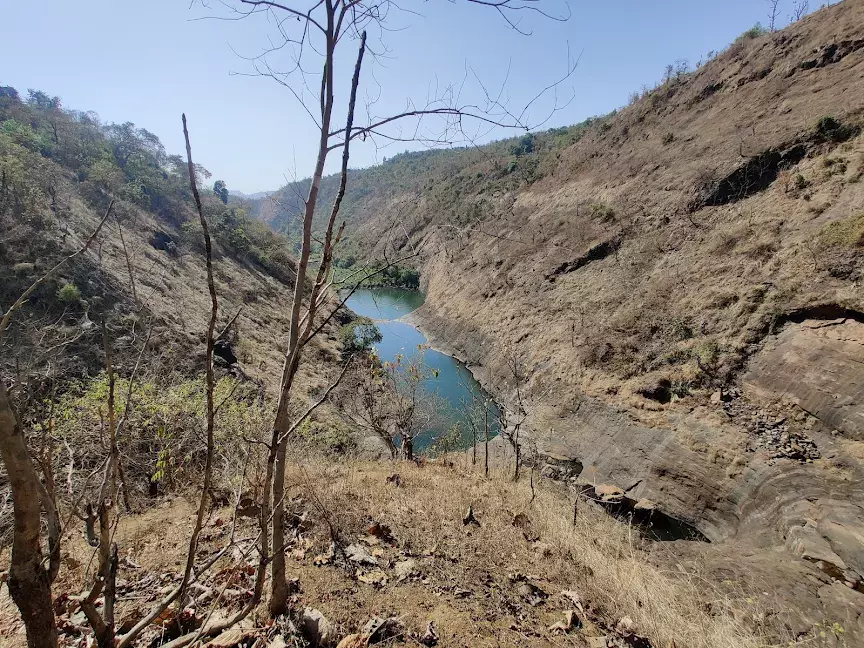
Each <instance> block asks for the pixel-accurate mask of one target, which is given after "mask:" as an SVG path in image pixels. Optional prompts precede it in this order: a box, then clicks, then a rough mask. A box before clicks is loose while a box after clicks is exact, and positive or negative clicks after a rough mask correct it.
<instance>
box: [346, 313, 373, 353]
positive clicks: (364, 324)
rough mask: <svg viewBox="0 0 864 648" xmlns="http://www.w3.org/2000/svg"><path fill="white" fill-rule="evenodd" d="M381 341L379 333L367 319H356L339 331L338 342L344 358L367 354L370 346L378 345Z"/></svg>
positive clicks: (370, 348)
mask: <svg viewBox="0 0 864 648" xmlns="http://www.w3.org/2000/svg"><path fill="white" fill-rule="evenodd" d="M382 339H383V338H382V337H381V331H380V330H379V329H378V327H377V326H375V322H373V321H372V320H371V319H369V318H368V317H358V318H357V319H355V320H354V321H353V322H349V323H348V324H345V325H344V326H343V327H342V328H341V329H339V341H340V342H341V344H342V352H343V353H344V354H345V355H346V356H351V355H354V354H357V353H368V352H369V351H371V350H372V345H373V344H378V343H379V342H380V341H381V340H382Z"/></svg>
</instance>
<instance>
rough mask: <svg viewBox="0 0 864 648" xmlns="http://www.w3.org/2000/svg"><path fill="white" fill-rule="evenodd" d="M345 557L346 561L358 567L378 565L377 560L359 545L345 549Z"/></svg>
mask: <svg viewBox="0 0 864 648" xmlns="http://www.w3.org/2000/svg"><path fill="white" fill-rule="evenodd" d="M345 555H346V556H347V557H348V560H350V561H351V562H353V563H357V564H358V565H371V566H377V565H378V559H377V558H375V556H373V555H372V554H371V553H369V550H368V549H366V547H364V546H363V545H361V544H352V545H348V546H347V547H345Z"/></svg>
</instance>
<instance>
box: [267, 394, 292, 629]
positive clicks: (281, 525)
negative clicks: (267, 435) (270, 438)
mask: <svg viewBox="0 0 864 648" xmlns="http://www.w3.org/2000/svg"><path fill="white" fill-rule="evenodd" d="M288 426H289V423H288V413H287V411H285V409H280V410H279V411H278V412H277V413H276V421H275V424H274V429H275V430H277V434H276V435H274V437H275V439H274V440H275V441H276V445H275V448H274V449H273V450H271V453H270V454H271V455H272V457H273V459H272V465H273V488H272V497H273V572H272V578H273V582H272V583H271V590H270V614H271V616H273V617H277V616H279V615H281V614H285V613H286V612H288V577H287V569H286V566H285V448H286V445H287V443H288V439H287V437H286V438H283V439H282V440H281V441H279V440H278V439H279V437H283V436H284V435H285V433H286V432H287V431H288ZM268 463H269V462H268Z"/></svg>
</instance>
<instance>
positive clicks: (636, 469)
mask: <svg viewBox="0 0 864 648" xmlns="http://www.w3.org/2000/svg"><path fill="white" fill-rule="evenodd" d="M862 28H864V4H862V3H860V2H851V1H847V2H843V3H839V4H836V5H834V6H831V7H826V8H823V9H821V10H819V11H817V12H815V13H814V14H812V15H810V16H808V17H806V18H804V19H803V20H801V21H799V22H797V23H795V24H793V25H792V26H790V27H788V28H787V29H784V30H782V31H779V32H776V33H769V34H764V33H763V34H760V33H758V32H748V33H747V34H745V35H743V36H742V38H740V39H739V40H738V41H736V42H735V43H733V44H732V45H731V46H730V47H729V48H728V49H726V50H725V51H723V52H721V53H719V54H717V55H716V56H715V57H714V58H713V59H711V60H710V61H708V62H707V63H705V64H704V65H702V66H700V67H699V68H698V69H697V70H695V71H692V72H691V71H684V70H681V71H679V72H676V71H674V70H673V71H672V73H671V74H670V75H668V77H667V78H666V79H665V80H664V82H663V83H662V84H660V85H659V86H658V87H656V88H654V89H653V90H651V91H649V92H646V93H644V94H643V96H640V97H638V98H636V100H634V102H633V103H632V104H631V105H629V106H627V107H625V108H623V109H621V110H619V111H617V112H616V113H614V114H612V115H609V116H606V117H604V118H601V119H598V120H595V121H593V122H592V123H589V124H584V125H580V126H576V127H572V128H570V129H562V130H560V131H552V132H549V133H542V134H537V135H536V136H534V137H530V136H527V137H524V138H522V137H520V138H516V139H513V140H509V141H506V142H500V143H495V144H492V145H489V146H486V147H481V148H479V149H465V150H456V151H444V152H428V153H409V154H404V155H399V156H395V157H394V158H392V159H391V160H388V161H387V162H385V163H384V164H382V165H380V166H377V167H374V168H372V169H367V170H358V171H355V172H353V174H352V175H351V176H350V179H349V193H348V194H347V195H346V199H345V206H344V207H343V214H344V215H345V216H346V218H347V220H348V233H349V238H350V243H349V245H348V250H347V251H348V252H350V254H351V255H354V256H356V257H357V258H358V259H362V260H374V259H376V258H380V256H381V255H382V253H383V252H384V249H385V246H386V247H387V248H388V252H389V251H390V250H392V249H394V248H395V249H399V248H400V247H401V248H404V246H406V245H407V244H408V243H409V242H410V244H411V245H413V246H416V247H417V248H418V249H419V250H420V251H421V257H420V258H419V259H418V260H416V265H417V266H418V267H419V269H420V270H421V281H422V285H423V287H424V290H425V292H426V303H425V305H424V307H423V308H422V309H421V311H420V312H418V313H417V322H418V323H419V324H420V326H421V328H422V329H423V331H424V332H425V333H426V335H427V336H428V337H430V339H431V340H432V341H433V342H434V344H435V345H436V346H438V347H439V348H441V349H445V350H448V351H450V352H452V353H453V354H454V355H456V356H457V357H459V358H461V359H463V360H465V361H466V363H468V364H469V366H471V367H472V369H473V371H474V373H475V375H476V376H477V377H478V378H479V379H480V380H481V382H482V383H483V384H484V386H486V387H487V388H488V389H489V390H490V391H491V392H492V393H494V394H496V395H497V396H498V397H499V399H500V400H501V401H502V403H504V404H507V405H510V406H511V407H512V408H513V409H517V408H518V404H517V402H516V401H517V394H516V389H515V388H516V385H515V384H514V382H515V381H514V373H513V370H512V369H513V366H514V364H515V365H516V366H518V367H521V369H520V371H519V374H520V375H522V376H525V377H526V381H527V385H522V386H521V387H522V388H521V389H520V398H523V399H524V401H525V403H524V405H525V407H526V409H527V412H528V419H527V421H526V426H527V427H528V428H529V430H530V440H529V441H527V442H526V443H528V444H534V445H536V447H537V448H538V450H539V451H540V453H541V454H542V455H545V456H547V457H552V458H555V459H562V458H564V459H567V460H570V461H573V462H576V463H578V465H579V467H580V470H581V474H580V475H579V477H578V480H579V481H580V482H582V483H586V484H604V483H606V484H612V485H615V486H616V487H618V488H620V489H621V491H623V492H626V494H627V497H628V498H630V499H632V501H634V502H636V501H639V500H649V501H651V502H652V503H654V504H656V506H657V508H658V509H659V511H661V512H662V513H664V514H665V515H668V516H669V517H671V518H673V519H674V520H677V521H678V522H680V523H683V524H686V525H689V526H690V527H692V528H695V529H696V530H698V531H699V532H700V533H701V534H703V535H704V536H705V537H706V538H707V539H708V540H710V541H711V543H712V544H711V545H710V548H702V549H700V550H699V552H698V553H699V554H700V555H702V557H703V559H704V560H706V561H707V562H708V563H712V562H715V561H716V562H718V563H722V564H723V566H722V567H719V566H718V567H717V569H718V570H719V571H721V572H722V571H723V570H733V571H735V567H734V565H732V564H729V558H730V557H731V556H733V555H734V554H735V552H736V551H738V552H740V551H746V552H751V551H755V552H756V554H755V555H756V557H755V558H754V560H755V561H756V562H757V563H758V561H759V560H760V558H759V557H758V556H759V555H760V554H759V551H760V550H762V551H764V553H763V554H761V555H762V558H763V559H765V560H769V556H772V555H775V554H774V552H775V551H776V549H777V548H780V547H785V550H786V552H787V555H789V556H790V557H792V556H795V557H798V558H801V560H800V561H798V562H795V563H793V564H795V565H796V569H797V568H798V567H800V568H801V570H802V571H801V573H800V574H798V576H796V577H795V578H799V579H800V583H807V582H809V583H810V584H809V585H803V584H802V585H800V587H801V588H802V589H801V590H798V594H795V595H791V597H792V598H793V599H797V600H798V601H799V602H802V601H805V600H806V601H809V603H807V605H810V604H814V605H816V606H817V607H821V609H822V611H821V612H820V613H818V614H822V615H824V616H826V618H827V617H829V616H831V615H832V614H835V613H836V614H840V615H841V616H844V618H845V619H846V621H844V624H848V625H847V626H846V627H856V624H857V627H860V624H861V623H862V622H864V621H862V619H864V617H862V616H861V613H862V610H864V597H862V596H860V595H859V594H858V592H860V591H861V585H860V583H861V574H864V554H862V542H861V538H862V537H864V509H862V508H861V504H860V503H861V502H862V501H864V499H862V496H864V492H862V490H861V483H862V482H861V478H862V476H864V472H862V464H861V461H862V460H864V445H862V442H864V437H862V427H861V423H860V421H861V414H862V411H861V406H860V384H861V381H862V379H864V375H862V374H861V370H860V366H861V362H862V361H864V352H862V347H861V340H862V339H864V328H862V322H864V316H862V314H861V313H862V312H864V303H862V295H861V288H860V274H861V269H862V259H864V257H862V254H861V235H862V231H864V230H862V225H861V223H862V213H864V188H862V186H864V185H862V183H861V177H862V173H864V138H862V136H861V130H862V124H864V91H862V88H864V85H862V77H864V39H862V38H861V36H860V35H861V33H862ZM323 187H324V189H323V191H325V193H326V191H327V190H328V188H329V191H330V192H331V193H332V187H333V179H332V178H331V179H329V181H327V180H325V183H324V185H323ZM293 192H294V188H293V187H288V188H287V189H286V190H284V192H283V198H284V199H285V200H289V198H288V195H289V193H293ZM289 212H290V209H289V210H288V211H280V210H275V209H273V208H272V204H271V203H266V202H265V203H264V204H263V205H262V206H261V207H259V208H258V211H257V213H258V214H259V215H260V217H262V218H264V219H265V220H268V221H269V222H271V223H273V224H274V225H276V226H277V227H280V226H282V224H283V223H285V222H287V221H286V219H287V218H288V217H289ZM289 233H290V230H289ZM721 556H725V558H722V559H721V558H720V557H721ZM751 568H752V565H751ZM825 574H828V575H829V578H833V579H835V581H832V582H835V583H837V582H840V583H842V582H845V583H847V584H848V586H849V587H851V588H853V589H855V588H857V590H858V592H855V593H854V596H852V601H853V602H851V603H848V604H847V603H842V604H841V603H838V602H837V601H833V602H832V601H831V600H829V599H830V596H831V595H830V594H829V591H828V589H825V588H824V587H823V586H822V585H814V583H815V582H816V581H814V580H812V579H814V578H815V579H817V580H818V579H820V578H824V575H825ZM808 579H809V580H808ZM837 579H839V580H837ZM820 582H824V581H820ZM795 587H799V586H795ZM844 587H845V586H844ZM793 589H794V588H793ZM838 591H840V590H838ZM838 605H839V606H840V607H839V608H837V607H836V606H838ZM837 609H839V610H842V611H841V612H837V611H836V610H837ZM853 643H854V642H853Z"/></svg>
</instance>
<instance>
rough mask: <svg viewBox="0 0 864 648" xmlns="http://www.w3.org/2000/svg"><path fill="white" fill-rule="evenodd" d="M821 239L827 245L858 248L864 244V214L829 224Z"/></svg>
mask: <svg viewBox="0 0 864 648" xmlns="http://www.w3.org/2000/svg"><path fill="white" fill-rule="evenodd" d="M819 238H820V239H821V240H822V242H823V243H825V244H826V245H836V246H841V247H858V246H860V245H862V244H864V213H861V214H856V215H854V216H850V217H849V218H844V219H842V220H836V221H834V222H832V223H828V224H827V225H825V227H823V228H822V231H821V232H820V233H819Z"/></svg>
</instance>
